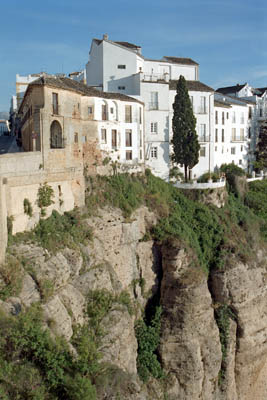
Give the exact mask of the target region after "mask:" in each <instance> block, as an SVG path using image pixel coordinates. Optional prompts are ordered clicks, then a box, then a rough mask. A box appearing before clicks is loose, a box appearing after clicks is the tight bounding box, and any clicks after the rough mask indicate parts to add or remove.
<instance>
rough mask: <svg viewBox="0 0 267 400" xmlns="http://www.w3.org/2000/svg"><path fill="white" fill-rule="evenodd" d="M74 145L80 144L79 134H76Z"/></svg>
mask: <svg viewBox="0 0 267 400" xmlns="http://www.w3.org/2000/svg"><path fill="white" fill-rule="evenodd" d="M74 143H79V135H78V133H77V132H75V133H74Z"/></svg>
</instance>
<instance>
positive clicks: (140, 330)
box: [0, 171, 267, 400]
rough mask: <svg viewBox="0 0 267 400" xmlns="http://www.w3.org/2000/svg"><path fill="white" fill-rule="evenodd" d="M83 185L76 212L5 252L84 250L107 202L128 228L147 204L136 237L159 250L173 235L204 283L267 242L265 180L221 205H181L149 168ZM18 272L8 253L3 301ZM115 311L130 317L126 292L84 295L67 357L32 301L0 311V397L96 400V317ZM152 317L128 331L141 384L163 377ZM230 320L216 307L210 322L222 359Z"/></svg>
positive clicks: (107, 374)
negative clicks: (152, 221)
mask: <svg viewBox="0 0 267 400" xmlns="http://www.w3.org/2000/svg"><path fill="white" fill-rule="evenodd" d="M87 183H88V189H87V196H86V207H85V208H84V209H82V210H74V211H73V212H71V213H65V214H64V215H59V214H58V213H56V212H53V213H52V215H51V217H49V218H47V219H46V220H41V221H40V223H39V224H38V225H37V226H36V228H35V229H34V230H33V231H31V232H28V233H23V234H19V235H16V236H15V237H14V236H10V240H9V244H10V246H11V248H12V245H14V244H15V245H16V244H17V243H18V242H19V241H28V242H29V241H30V242H35V243H37V244H38V245H41V246H43V247H44V248H46V249H47V250H48V251H49V252H51V253H55V252H57V251H58V250H59V249H62V248H64V247H69V248H73V249H79V250H81V249H82V244H83V243H86V242H88V240H90V239H91V238H92V235H93V232H92V230H91V229H90V227H89V225H90V216H92V215H95V214H97V212H98V208H99V207H105V206H106V207H110V208H112V207H117V208H120V209H121V210H122V212H123V215H124V217H125V221H128V222H129V221H131V218H132V213H133V212H134V211H135V210H136V209H137V208H138V207H140V206H141V205H145V206H147V207H148V208H149V209H150V210H152V211H153V212H154V213H155V214H156V215H157V221H158V222H157V224H156V225H155V226H151V228H150V230H149V231H148V232H147V233H146V235H145V236H144V238H143V240H144V241H145V240H148V239H152V240H154V242H155V243H157V245H158V246H161V245H162V244H163V243H164V244H165V245H168V242H169V241H170V240H171V239H173V238H176V239H177V240H178V241H179V242H180V243H181V246H182V247H183V248H185V249H186V250H187V251H188V253H189V254H191V255H192V263H191V268H202V269H203V270H204V271H205V273H206V274H207V277H208V274H209V273H210V272H211V271H212V270H214V269H223V268H229V265H228V263H227V260H229V259H230V258H231V257H233V255H234V256H235V257H236V258H237V259H238V258H239V259H240V260H242V261H246V260H249V259H250V257H251V250H250V249H251V247H253V244H255V245H256V244H258V243H260V242H261V241H264V240H266V238H267V206H266V204H267V182H266V181H262V182H260V181H259V182H255V183H251V184H250V185H249V190H248V192H247V193H246V194H245V196H241V197H240V196H238V194H237V193H236V192H234V191H232V192H231V193H230V195H229V200H228V202H227V204H226V206H225V207H224V208H222V209H218V208H216V207H215V206H206V205H204V204H201V203H199V202H197V201H193V200H191V199H189V198H188V197H186V196H185V195H184V194H183V193H182V192H181V191H179V190H178V189H176V188H174V187H173V186H172V185H170V184H167V183H165V182H163V181H162V180H161V179H159V178H156V177H154V176H153V175H152V174H151V173H150V172H149V171H147V172H146V174H145V175H137V176H134V175H127V174H125V175H117V176H113V177H95V178H90V179H89V180H88V182H87ZM243 198H244V200H243ZM111 212H112V211H111ZM248 243H250V245H248ZM10 251H11V252H12V250H10ZM21 261H22V262H23V259H22V260H21ZM18 270H19V266H18V265H17V262H16V261H15V260H14V258H12V256H9V259H7V264H6V265H4V266H2V267H1V269H0V299H1V300H5V299H6V298H7V297H10V296H15V295H16V293H17V291H19V290H20V284H19V283H20V282H19V279H17V278H19V276H20V274H16V273H15V271H18ZM159 303H160V302H159ZM114 305H116V306H118V307H120V306H122V307H126V308H127V310H128V312H129V313H130V314H131V313H133V312H134V307H133V304H132V301H131V300H130V297H129V295H128V294H127V292H121V294H120V295H118V296H117V295H114V294H110V293H108V292H107V291H105V290H104V291H92V292H90V293H88V296H87V308H86V316H87V322H86V323H85V324H84V326H83V327H78V326H77V327H76V328H75V331H74V335H73V337H72V339H71V345H72V346H73V349H74V352H71V351H70V348H69V346H68V345H67V344H66V342H64V340H62V339H59V338H54V339H52V338H51V336H50V334H49V331H48V330H46V329H44V327H43V318H42V312H41V308H40V305H38V304H36V305H35V306H32V307H31V308H30V309H28V310H27V311H26V312H24V311H23V312H19V313H18V315H17V316H10V317H7V316H6V315H4V314H0V329H1V338H0V398H1V399H4V400H8V399H13V398H14V399H15V398H16V399H21V400H26V399H34V400H50V399H51V400H55V399H62V398H64V399H66V400H68V399H69V400H72V399H73V400H75V399H81V398H82V399H92V400H93V399H94V398H96V396H97V395H96V388H97V387H98V386H101V385H103V381H105V382H106V383H105V384H106V385H109V383H108V382H111V380H112V379H113V378H112V377H114V373H115V372H114V370H112V371H111V367H110V366H107V365H105V364H103V363H102V362H101V337H102V335H103V331H102V330H103V327H102V326H101V321H103V319H104V317H105V316H106V315H107V314H108V313H109V312H110V310H111V309H112V307H114ZM157 306H159V304H157ZM163 312H164V310H163ZM160 315H161V308H160V307H157V308H155V309H154V311H153V315H152V314H151V315H149V316H148V315H146V317H144V318H143V320H140V321H139V322H138V323H137V325H136V337H137V340H138V345H139V349H138V360H137V364H138V372H139V374H140V376H141V378H142V379H143V380H144V381H148V380H149V378H150V376H153V377H155V378H162V377H163V376H164V373H163V372H162V369H161V366H160V360H158V358H157V346H158V343H159V339H160ZM228 317H229V309H226V308H225V305H220V308H218V311H217V322H218V326H219V329H220V336H221V343H222V350H223V354H224V357H225V355H226V347H227V334H228V333H227V332H228V329H229V326H228V325H229V324H228V322H227V318H228ZM230 317H231V315H230ZM74 354H75V355H74ZM116 373H117V372H116Z"/></svg>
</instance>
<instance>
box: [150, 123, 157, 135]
mask: <svg viewBox="0 0 267 400" xmlns="http://www.w3.org/2000/svg"><path fill="white" fill-rule="evenodd" d="M150 127H151V128H150V130H151V133H158V123H157V122H151V124H150Z"/></svg>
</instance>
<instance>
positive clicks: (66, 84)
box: [28, 76, 143, 104]
mask: <svg viewBox="0 0 267 400" xmlns="http://www.w3.org/2000/svg"><path fill="white" fill-rule="evenodd" d="M36 85H38V86H49V87H54V88H57V89H64V90H71V91H73V92H76V93H79V94H81V95H82V96H89V97H102V98H104V99H117V100H122V101H129V102H130V101H131V102H135V103H141V104H143V103H142V102H141V101H139V100H137V99H135V98H133V97H130V96H127V95H125V94H122V93H111V92H102V91H99V90H97V89H95V88H93V87H91V86H87V85H85V84H84V83H81V82H78V81H74V80H73V79H69V78H65V77H52V76H42V77H41V78H39V79H37V80H35V81H33V82H32V83H30V84H29V86H28V87H33V86H36Z"/></svg>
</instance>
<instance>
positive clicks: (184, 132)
mask: <svg viewBox="0 0 267 400" xmlns="http://www.w3.org/2000/svg"><path fill="white" fill-rule="evenodd" d="M172 107H173V119H172V130H173V138H172V145H173V155H172V161H173V162H175V163H177V164H183V165H184V175H185V181H186V182H187V172H188V168H190V169H191V168H193V167H194V166H195V165H196V164H197V163H198V158H199V150H200V146H199V143H198V137H197V133H196V118H195V117H194V113H193V109H192V104H191V101H190V97H189V94H188V90H187V87H186V80H185V78H184V77H183V76H182V75H181V76H180V78H179V80H178V83H177V88H176V96H175V99H174V103H173V105H172Z"/></svg>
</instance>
